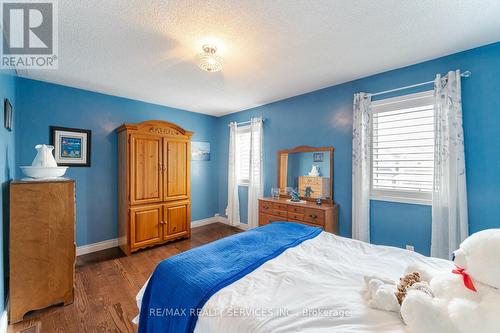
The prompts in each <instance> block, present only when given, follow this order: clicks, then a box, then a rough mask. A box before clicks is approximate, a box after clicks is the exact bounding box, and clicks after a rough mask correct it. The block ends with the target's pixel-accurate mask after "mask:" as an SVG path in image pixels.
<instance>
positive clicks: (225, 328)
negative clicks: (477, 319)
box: [137, 232, 453, 333]
mask: <svg viewBox="0 0 500 333" xmlns="http://www.w3.org/2000/svg"><path fill="white" fill-rule="evenodd" d="M412 263H413V264H415V263H420V264H422V265H428V266H430V267H432V268H434V269H444V270H448V269H451V268H452V267H453V264H452V262H451V261H446V260H442V259H437V258H429V257H425V256H422V255H420V254H418V253H415V252H411V251H407V250H402V249H399V248H395V247H388V246H377V245H372V244H367V243H364V242H360V241H356V240H352V239H348V238H344V237H339V236H336V235H333V234H330V233H327V232H322V233H321V234H319V235H318V236H317V237H315V238H313V239H309V240H306V241H304V242H303V243H302V244H300V245H298V246H296V247H294V248H290V249H288V250H286V251H285V252H283V253H282V254H281V255H279V256H278V257H276V258H274V259H272V260H270V261H268V262H266V263H265V264H263V265H262V266H260V267H259V268H257V269H256V270H254V271H253V272H251V273H250V274H247V275H246V276H244V277H243V278H241V279H240V280H238V281H236V282H234V283H232V284H231V285H229V286H227V287H225V288H223V289H221V290H219V291H218V292H217V293H215V294H214V295H213V296H212V297H211V298H210V299H209V300H208V302H207V303H205V305H204V307H203V308H202V310H201V313H200V316H199V319H198V322H197V324H196V328H195V332H196V333H225V332H228V333H229V332H231V333H233V332H238V333H245V332H248V333H250V332H252V333H260V332H262V333H263V332H275V333H279V332H311V333H312V332H314V333H321V332H405V327H404V325H403V323H402V321H401V319H400V318H399V314H397V313H394V312H384V311H380V310H375V309H372V308H370V307H369V306H368V304H367V302H366V300H365V298H364V284H363V277H364V276H365V275H376V276H381V277H387V278H391V279H394V280H398V279H399V278H400V277H401V275H402V274H403V272H404V269H405V268H406V266H408V265H409V264H412ZM143 291H144V288H143V289H142V290H141V291H140V292H139V294H138V296H137V301H138V305H139V306H140V304H141V301H142V293H143Z"/></svg>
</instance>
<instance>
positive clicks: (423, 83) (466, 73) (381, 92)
mask: <svg viewBox="0 0 500 333" xmlns="http://www.w3.org/2000/svg"><path fill="white" fill-rule="evenodd" d="M471 75H472V73H471V71H465V72H463V73H461V74H460V77H469V76H471ZM431 83H434V80H432V81H427V82H422V83H417V84H412V85H411V86H406V87H401V88H396V89H391V90H384V91H380V92H376V93H373V94H367V95H366V96H365V98H368V96H369V97H373V96H378V95H383V94H388V93H391V92H395V91H399V90H404V89H410V88H415V87H420V86H425V85H428V84H431Z"/></svg>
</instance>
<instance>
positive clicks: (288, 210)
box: [259, 198, 339, 234]
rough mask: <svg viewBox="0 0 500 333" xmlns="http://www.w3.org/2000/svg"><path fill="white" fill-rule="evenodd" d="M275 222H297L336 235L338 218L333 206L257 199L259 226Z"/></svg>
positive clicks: (335, 206) (336, 210) (335, 207)
mask: <svg viewBox="0 0 500 333" xmlns="http://www.w3.org/2000/svg"><path fill="white" fill-rule="evenodd" d="M275 221H290V222H297V223H302V224H307V225H312V226H315V227H321V228H322V229H323V230H325V231H328V232H331V233H335V234H338V230H339V218H338V207H337V205H335V204H329V203H323V204H322V205H316V204H315V203H314V202H310V201H308V202H306V203H293V202H289V201H287V199H285V198H280V199H272V198H263V199H259V225H260V226H262V225H266V224H268V223H271V222H275Z"/></svg>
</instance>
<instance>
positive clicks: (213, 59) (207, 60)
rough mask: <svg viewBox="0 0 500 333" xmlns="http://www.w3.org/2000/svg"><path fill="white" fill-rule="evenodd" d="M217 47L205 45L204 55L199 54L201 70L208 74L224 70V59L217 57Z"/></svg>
mask: <svg viewBox="0 0 500 333" xmlns="http://www.w3.org/2000/svg"><path fill="white" fill-rule="evenodd" d="M216 52H217V47H216V46H215V45H210V44H207V45H203V53H200V54H198V60H199V64H198V66H200V68H201V69H203V70H205V71H207V72H210V73H211V72H218V71H220V70H221V69H222V58H221V57H219V56H218V55H216V54H215V53H216Z"/></svg>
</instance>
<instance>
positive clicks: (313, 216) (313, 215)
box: [309, 214, 318, 219]
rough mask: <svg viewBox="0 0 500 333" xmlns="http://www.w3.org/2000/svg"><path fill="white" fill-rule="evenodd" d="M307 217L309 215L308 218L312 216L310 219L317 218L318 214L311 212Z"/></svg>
mask: <svg viewBox="0 0 500 333" xmlns="http://www.w3.org/2000/svg"><path fill="white" fill-rule="evenodd" d="M309 217H310V218H312V219H317V218H318V215H316V214H311V215H309Z"/></svg>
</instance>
